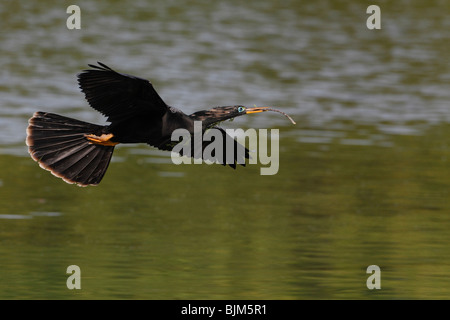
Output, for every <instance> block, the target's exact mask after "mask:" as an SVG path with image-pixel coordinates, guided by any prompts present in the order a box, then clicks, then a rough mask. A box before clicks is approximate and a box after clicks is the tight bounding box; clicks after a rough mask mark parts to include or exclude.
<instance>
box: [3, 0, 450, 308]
mask: <svg viewBox="0 0 450 320" xmlns="http://www.w3.org/2000/svg"><path fill="white" fill-rule="evenodd" d="M79 6H80V7H81V9H82V17H83V20H82V29H81V30H80V31H75V32H72V31H68V30H67V28H65V19H66V17H67V15H66V13H65V9H66V6H65V5H63V6H61V4H60V3H59V2H56V1H44V2H42V1H41V2H39V4H38V3H34V2H27V3H24V2H9V1H3V2H2V3H1V4H0V23H1V24H2V25H1V30H2V33H1V34H0V41H1V43H2V46H1V48H0V53H1V54H0V61H1V62H2V71H1V72H0V78H1V79H2V81H1V84H0V90H1V92H2V94H1V96H0V105H1V108H0V127H1V130H0V153H1V155H0V165H1V167H2V168H3V170H2V171H1V173H0V200H1V203H2V206H1V208H0V241H1V243H2V245H1V246H0V257H3V258H1V260H0V268H1V272H0V283H1V284H2V289H1V290H0V297H2V298H63V299H70V298H87V299H93V298H149V299H183V298H189V299H197V298H200V299H209V298H211V299H216V298H218V299H228V298H231V299H246V298H248V299H299V298H380V297H382V298H423V297H431V298H448V297H449V290H448V289H447V288H449V287H450V286H449V285H448V278H449V277H448V268H447V266H448V265H449V264H450V261H449V259H448V257H450V255H449V248H448V246H447V245H446V244H447V243H449V240H450V239H449V235H448V232H447V230H448V227H449V223H450V221H449V219H448V212H450V210H449V209H450V208H449V202H448V198H449V188H448V181H449V178H450V172H449V166H448V159H449V149H448V143H447V142H446V141H447V140H448V139H446V137H448V136H449V135H450V128H449V125H448V122H449V115H450V113H449V112H448V101H449V100H450V99H449V98H450V97H449V91H448V80H449V79H448V59H445V54H446V52H447V51H448V50H446V49H447V47H448V45H447V43H448V41H445V40H446V39H448V31H447V30H448V22H447V20H446V17H447V15H445V14H444V13H445V12H446V11H448V9H449V7H448V6H449V5H448V3H447V2H443V1H431V2H430V1H429V2H427V3H426V4H425V3H422V2H421V1H410V2H408V5H404V4H403V3H400V2H399V3H395V4H389V6H387V5H383V4H382V5H381V8H382V15H383V22H382V30H380V31H379V32H372V31H368V30H367V28H365V19H366V17H367V16H366V14H365V9H366V4H363V3H361V4H360V3H357V2H352V3H351V4H338V3H335V2H329V1H316V2H314V3H313V2H308V3H300V2H296V1H293V2H286V3H285V2H283V3H275V2H272V1H260V2H258V3H241V2H238V1H228V2H210V1H209V2H208V1H198V2H194V3H191V4H190V5H189V6H187V5H181V4H176V3H172V2H163V3H160V4H158V5H152V6H150V5H148V3H147V2H145V1H137V2H136V1H135V2H133V5H124V4H121V3H112V4H111V3H108V4H106V3H103V2H89V3H85V2H81V3H79ZM11 12H20V15H18V14H11ZM97 60H99V61H103V62H105V63H108V64H110V65H111V66H113V67H116V68H118V69H119V70H120V71H123V72H127V73H131V74H136V75H139V76H142V77H145V78H149V79H150V80H152V82H153V83H154V85H155V87H156V89H157V90H158V92H160V94H161V96H162V97H163V98H164V99H165V100H166V101H167V102H168V103H169V104H172V105H174V106H178V107H181V108H183V110H185V111H186V112H193V111H195V110H199V109H203V108H207V107H211V106H216V105H220V104H225V105H228V104H235V103H239V104H246V105H254V104H256V105H274V106H278V107H279V108H280V109H282V110H283V111H286V112H287V113H289V114H291V115H293V117H294V119H295V120H296V121H297V123H298V125H297V126H295V127H285V125H286V119H284V118H283V117H278V116H276V115H273V114H271V115H266V114H264V115H259V116H254V117H250V116H249V117H246V119H236V120H235V121H234V122H233V123H226V124H225V126H226V127H233V128H237V127H242V128H250V127H252V128H280V153H281V154H280V170H279V172H278V174H277V175H274V176H260V175H259V166H254V165H250V166H248V167H247V168H238V169H237V170H232V169H230V168H224V167H222V166H209V165H201V166H199V165H190V166H189V165H184V166H183V165H180V166H176V165H174V164H172V163H171V161H170V155H169V154H167V153H161V152H159V151H155V150H153V149H151V148H149V147H146V146H127V147H119V148H118V149H117V153H116V154H115V155H114V157H113V162H112V163H111V166H110V169H109V170H108V173H107V175H106V176H105V178H104V181H103V182H102V184H101V185H100V186H99V187H96V188H78V187H76V186H72V185H67V184H65V183H63V182H62V181H61V180H60V179H57V178H55V177H53V176H52V175H51V174H49V173H48V172H46V171H44V170H41V169H40V168H38V166H37V165H36V163H34V162H33V161H32V160H31V159H30V158H29V157H28V156H27V154H26V147H25V146H24V143H23V141H24V139H25V128H26V125H27V119H28V118H29V117H30V116H31V115H32V113H33V112H34V111H36V110H37V109H41V110H44V111H50V112H56V113H61V114H64V115H67V116H73V117H76V118H80V119H83V120H86V121H91V122H96V123H104V118H103V117H102V116H101V115H99V114H97V113H96V112H95V111H93V110H91V109H90V108H89V107H88V106H87V103H86V102H85V101H84V98H83V95H82V94H81V93H80V92H79V90H78V86H77V83H76V78H75V74H76V73H77V72H79V71H80V70H81V69H82V68H84V67H86V64H87V63H92V62H95V61H97ZM72 264H77V265H79V266H80V268H81V270H82V274H83V278H82V281H83V284H82V290H81V291H79V292H72V291H69V290H68V289H67V288H66V286H65V282H66V279H67V278H66V274H65V270H66V268H67V266H69V265H72ZM372 264H376V265H379V266H380V268H381V272H382V289H381V290H380V291H379V292H377V293H374V292H372V291H370V290H368V289H367V288H366V287H365V281H366V279H367V276H368V275H367V274H366V273H365V270H366V268H367V266H369V265H372Z"/></svg>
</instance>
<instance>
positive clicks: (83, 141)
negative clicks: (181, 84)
mask: <svg viewBox="0 0 450 320" xmlns="http://www.w3.org/2000/svg"><path fill="white" fill-rule="evenodd" d="M89 67H91V69H87V70H83V71H82V72H81V73H80V74H78V83H79V86H80V89H81V91H82V92H83V93H84V94H85V98H86V100H87V101H88V103H89V105H90V106H91V107H92V108H94V109H95V110H97V111H99V112H100V113H102V114H103V115H105V116H106V117H107V121H108V122H110V124H108V125H97V124H92V123H88V122H84V121H80V120H76V119H72V118H68V117H65V116H61V115H57V114H54V113H48V112H42V111H38V112H35V113H34V115H33V117H32V118H31V119H30V120H29V125H28V128H27V138H26V144H27V145H28V151H29V153H30V155H31V157H32V158H33V159H34V160H35V161H37V162H38V163H39V165H40V166H41V167H42V168H43V169H46V170H49V171H50V172H51V173H52V174H53V175H55V176H57V177H60V178H62V179H63V180H64V181H66V182H67V183H75V184H77V185H79V186H88V185H98V184H99V183H100V181H101V180H102V178H103V176H104V175H105V172H106V170H107V168H108V165H109V162H110V161H111V157H112V154H113V151H114V147H115V146H116V145H117V144H119V143H146V144H149V145H150V146H153V147H156V148H158V149H161V150H166V151H171V150H172V149H173V147H174V145H175V144H176V142H175V143H174V141H172V140H171V135H172V132H173V131H174V130H176V129H180V128H184V129H186V130H188V131H189V132H190V133H191V134H192V133H193V130H194V121H201V122H202V131H203V132H205V131H206V130H209V129H217V130H219V131H220V133H221V134H222V137H223V139H224V141H228V142H230V141H231V140H232V141H231V143H232V144H234V148H235V150H236V149H238V148H243V150H244V152H241V153H239V152H235V153H234V159H233V161H231V162H230V161H229V159H228V158H226V152H225V151H226V150H225V145H226V144H225V143H224V150H223V152H217V154H216V155H215V156H214V157H213V158H212V159H208V160H212V161H216V162H218V163H220V164H223V165H229V166H230V167H232V168H236V163H239V164H241V165H244V166H245V159H248V158H249V151H248V149H247V148H245V147H244V146H242V145H241V144H239V143H238V142H237V141H236V140H234V139H233V138H232V137H231V136H230V135H228V134H227V133H226V132H225V130H223V129H222V128H220V127H218V126H217V124H218V123H220V122H222V121H225V120H229V119H233V118H235V117H238V116H242V115H245V114H251V113H259V112H264V111H276V112H280V113H282V114H284V115H285V116H286V117H288V118H289V120H290V121H291V122H292V123H294V124H295V122H294V121H293V120H292V119H291V118H290V117H289V116H288V115H287V114H285V113H284V112H281V111H279V110H276V109H273V108H271V107H251V108H248V107H245V106H242V105H235V106H224V107H215V108H212V109H209V110H202V111H198V112H195V113H192V114H190V115H187V114H185V113H184V112H182V111H181V110H179V109H177V108H174V107H171V106H169V105H167V104H166V103H165V102H164V101H163V100H162V98H161V97H160V96H159V95H158V93H157V92H156V90H155V89H154V87H153V85H152V84H151V83H150V82H149V81H148V80H145V79H142V78H138V77H135V76H132V75H128V74H123V73H119V72H116V71H114V70H113V69H111V68H110V67H108V66H106V65H105V64H103V63H101V62H98V65H91V64H89ZM230 139H231V140H230ZM209 143H211V142H209ZM207 145H208V142H205V141H203V142H202V148H203V149H204V148H205V147H206V146H207ZM194 154H195V150H192V152H191V153H190V154H187V155H188V156H192V157H195V155H194ZM197 154H198V153H197ZM200 157H202V154H201V153H200ZM239 157H241V158H239ZM242 157H244V158H243V159H242ZM227 159H228V162H227Z"/></svg>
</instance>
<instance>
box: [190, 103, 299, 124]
mask: <svg viewBox="0 0 450 320" xmlns="http://www.w3.org/2000/svg"><path fill="white" fill-rule="evenodd" d="M264 111H276V112H280V113H282V114H284V115H285V116H287V117H288V118H289V120H291V122H292V123H294V124H295V122H294V121H293V120H292V119H291V118H290V117H289V116H288V115H287V114H285V113H284V112H281V111H279V110H277V109H273V108H271V107H256V106H255V107H251V108H249V107H245V106H241V105H236V106H225V107H215V108H212V109H209V110H202V111H198V112H195V113H193V114H191V115H190V117H191V118H192V119H194V121H203V126H204V127H207V128H209V127H211V126H213V125H215V124H217V123H220V122H222V121H225V120H231V119H234V118H236V117H239V116H243V115H246V114H251V113H259V112H264Z"/></svg>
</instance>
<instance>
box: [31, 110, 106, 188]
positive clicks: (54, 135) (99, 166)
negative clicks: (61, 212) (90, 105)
mask: <svg viewBox="0 0 450 320" xmlns="http://www.w3.org/2000/svg"><path fill="white" fill-rule="evenodd" d="M103 128H104V127H103V126H99V125H95V124H90V123H87V122H83V121H79V120H75V119H71V118H67V117H63V116H60V115H57V114H53V113H46V112H36V113H35V114H34V115H33V117H32V118H31V119H30V120H29V125H28V128H27V140H26V143H27V145H28V151H29V153H30V155H31V157H32V158H33V159H34V160H35V161H37V162H38V163H39V165H40V166H41V167H42V168H44V169H46V170H49V171H50V172H51V173H52V174H53V175H55V176H57V177H60V178H62V179H63V180H64V181H66V182H67V183H76V184H78V185H79V186H87V185H97V184H98V183H99V182H100V181H101V180H102V178H103V176H104V174H105V172H106V169H107V168H108V165H109V162H110V160H111V156H112V153H113V151H114V146H105V145H100V144H95V143H92V142H91V141H89V140H88V139H87V138H86V135H89V134H96V133H98V132H101V130H102V129H103Z"/></svg>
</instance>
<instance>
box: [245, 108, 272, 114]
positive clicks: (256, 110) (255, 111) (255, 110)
mask: <svg viewBox="0 0 450 320" xmlns="http://www.w3.org/2000/svg"><path fill="white" fill-rule="evenodd" d="M264 111H269V107H254V108H247V109H246V110H245V113H247V114H248V113H258V112H264Z"/></svg>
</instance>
